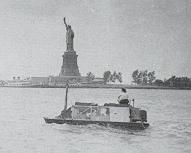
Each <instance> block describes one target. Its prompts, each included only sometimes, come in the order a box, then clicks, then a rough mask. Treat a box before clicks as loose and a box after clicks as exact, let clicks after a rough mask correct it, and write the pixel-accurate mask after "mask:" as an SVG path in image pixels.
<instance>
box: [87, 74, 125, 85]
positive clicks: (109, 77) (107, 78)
mask: <svg viewBox="0 0 191 153" xmlns="http://www.w3.org/2000/svg"><path fill="white" fill-rule="evenodd" d="M86 77H87V79H88V81H89V82H91V81H92V80H94V79H95V75H94V74H93V73H92V72H88V73H87V74H86ZM103 80H104V84H107V83H109V82H112V83H115V82H116V81H118V82H120V83H122V73H121V72H118V73H117V72H116V71H114V72H113V73H112V72H111V71H105V72H104V73H103Z"/></svg>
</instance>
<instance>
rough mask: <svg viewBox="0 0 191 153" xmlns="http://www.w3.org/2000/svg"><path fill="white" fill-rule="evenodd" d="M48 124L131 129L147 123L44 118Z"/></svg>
mask: <svg viewBox="0 0 191 153" xmlns="http://www.w3.org/2000/svg"><path fill="white" fill-rule="evenodd" d="M44 120H45V122H46V123H48V124H51V123H56V124H72V125H88V124H97V125H101V126H106V127H112V128H120V129H132V130H144V129H145V128H147V127H148V126H149V124H148V123H137V122H108V121H91V120H72V119H62V118H44Z"/></svg>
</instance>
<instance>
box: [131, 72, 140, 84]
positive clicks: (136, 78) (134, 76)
mask: <svg viewBox="0 0 191 153" xmlns="http://www.w3.org/2000/svg"><path fill="white" fill-rule="evenodd" d="M138 76H139V70H138V69H137V70H135V71H134V72H133V73H132V78H133V82H134V83H137V84H138Z"/></svg>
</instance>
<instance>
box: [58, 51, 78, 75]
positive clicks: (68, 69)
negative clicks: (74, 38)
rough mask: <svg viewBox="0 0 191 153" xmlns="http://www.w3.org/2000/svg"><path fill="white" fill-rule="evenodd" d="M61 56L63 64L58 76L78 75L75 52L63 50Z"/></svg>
mask: <svg viewBox="0 0 191 153" xmlns="http://www.w3.org/2000/svg"><path fill="white" fill-rule="evenodd" d="M62 57H63V64H62V68H61V72H60V74H59V76H60V77H63V76H80V73H79V69H78V64H77V57H78V55H77V54H76V52H75V51H66V52H64V55H63V56H62Z"/></svg>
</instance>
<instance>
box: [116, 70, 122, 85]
mask: <svg viewBox="0 0 191 153" xmlns="http://www.w3.org/2000/svg"><path fill="white" fill-rule="evenodd" d="M117 80H118V81H119V82H120V83H122V82H123V80H122V73H121V72H119V73H118V74H117Z"/></svg>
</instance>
